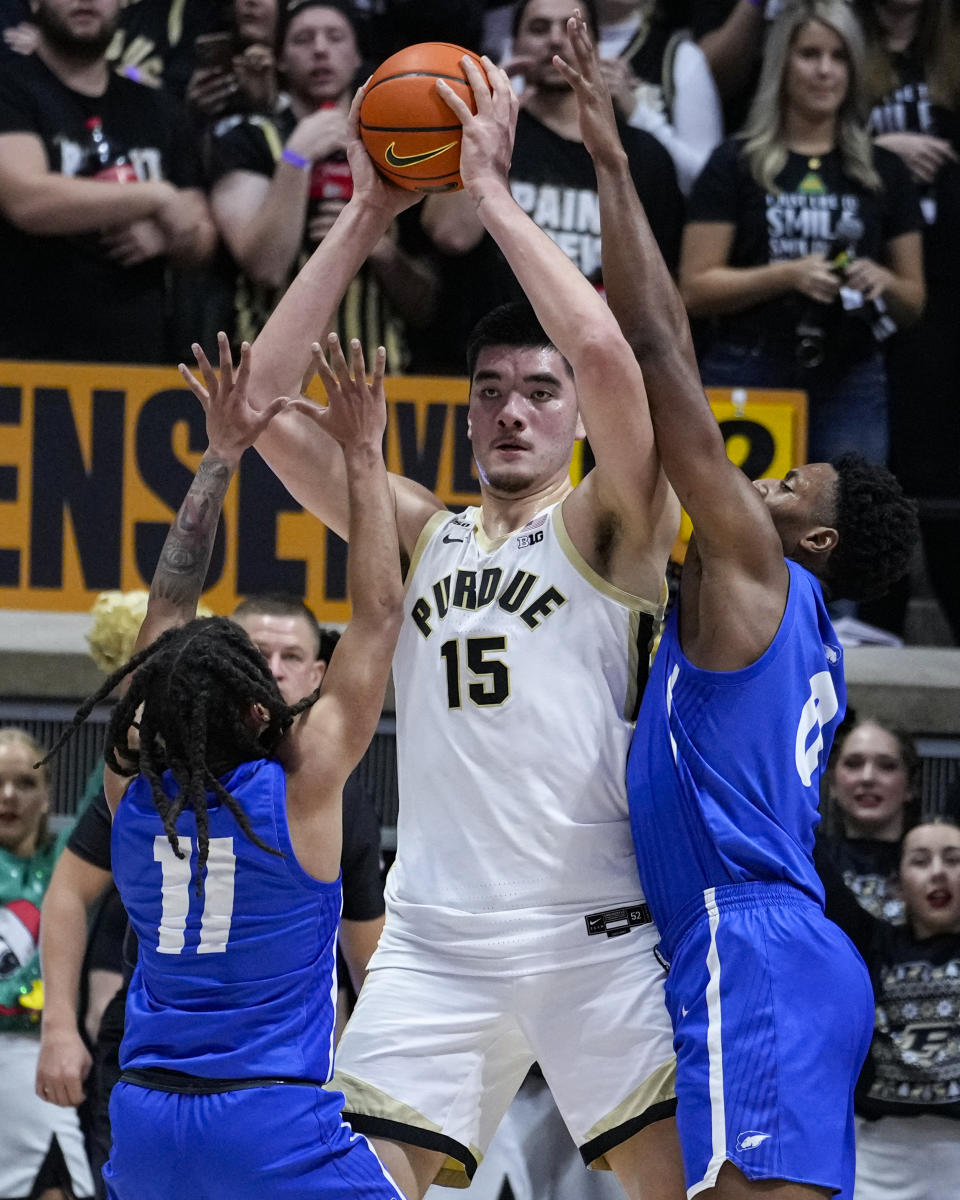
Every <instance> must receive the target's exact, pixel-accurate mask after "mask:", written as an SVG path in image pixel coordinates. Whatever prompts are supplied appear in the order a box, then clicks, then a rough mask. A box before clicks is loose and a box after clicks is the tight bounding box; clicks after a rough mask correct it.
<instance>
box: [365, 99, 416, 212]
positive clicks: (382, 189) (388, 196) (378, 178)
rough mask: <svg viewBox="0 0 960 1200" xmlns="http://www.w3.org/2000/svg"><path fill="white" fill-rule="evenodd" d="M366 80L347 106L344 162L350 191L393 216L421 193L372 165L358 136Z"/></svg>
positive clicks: (406, 207)
mask: <svg viewBox="0 0 960 1200" xmlns="http://www.w3.org/2000/svg"><path fill="white" fill-rule="evenodd" d="M369 83H370V80H369V79H368V80H367V82H366V83H365V84H364V85H363V86H362V87H360V88H358V89H357V94H356V95H355V96H354V98H353V103H352V104H351V105H350V113H349V115H348V117H347V127H348V136H347V162H348V163H349V164H350V176H351V178H352V179H353V194H354V196H355V197H356V198H357V199H358V200H361V201H362V202H363V203H364V204H365V205H366V206H368V207H370V208H380V209H385V210H386V211H387V213H388V214H389V215H390V216H391V218H393V217H398V216H399V215H400V213H402V212H403V211H404V210H405V209H408V208H412V207H413V205H414V204H417V203H418V202H419V201H420V200H422V199H423V192H411V191H409V190H408V189H407V188H402V187H397V185H396V184H395V183H391V182H390V181H389V180H388V179H385V178H384V176H383V175H381V174H380V172H379V171H378V170H377V168H376V167H375V166H374V165H373V159H372V158H371V157H370V155H369V154H368V153H367V148H366V146H365V145H364V144H363V139H362V138H361V137H360V105H361V104H362V103H363V97H364V95H365V93H366V90H367V85H368V84H369Z"/></svg>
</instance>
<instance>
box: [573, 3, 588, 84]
mask: <svg viewBox="0 0 960 1200" xmlns="http://www.w3.org/2000/svg"><path fill="white" fill-rule="evenodd" d="M567 37H569V39H570V45H571V46H572V47H573V54H574V57H575V58H576V60H577V65H578V66H579V68H580V70H581V71H583V72H587V71H588V70H589V69H590V67H591V66H592V63H593V43H592V42H591V41H590V38H589V37H588V35H587V26H586V24H585V22H584V20H583V17H582V16H581V14H580V9H579V8H575V9H574V10H573V16H572V17H571V18H570V19H569V21H567Z"/></svg>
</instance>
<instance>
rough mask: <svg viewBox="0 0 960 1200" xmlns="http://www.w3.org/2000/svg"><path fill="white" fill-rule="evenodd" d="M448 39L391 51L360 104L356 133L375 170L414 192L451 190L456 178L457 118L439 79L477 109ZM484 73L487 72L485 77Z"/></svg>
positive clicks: (455, 48)
mask: <svg viewBox="0 0 960 1200" xmlns="http://www.w3.org/2000/svg"><path fill="white" fill-rule="evenodd" d="M465 54H467V55H469V57H470V58H472V59H473V61H474V62H475V63H476V64H477V66H478V67H480V70H481V71H483V66H482V64H481V62H480V59H479V58H478V57H477V56H476V55H475V54H472V53H471V52H470V51H469V50H464V48H463V47H462V46H452V45H451V44H450V43H449V42H420V43H419V44H418V45H416V46H407V48H406V49H405V50H400V51H398V52H397V53H396V54H393V55H391V57H390V58H388V59H387V60H386V61H385V62H383V63H381V64H380V66H379V67H378V68H377V70H376V71H375V72H374V73H373V75H372V76H371V79H370V83H369V84H368V86H367V90H366V94H365V95H364V97H363V102H362V103H361V105H360V136H361V137H362V138H363V144H364V145H365V146H366V148H367V152H368V153H369V155H370V157H371V158H372V159H373V161H374V163H375V164H376V166H377V169H378V170H379V171H380V172H382V174H384V175H385V176H386V177H387V179H389V180H390V181H391V183H396V184H398V185H399V186H400V187H403V188H408V189H409V190H410V191H413V192H453V191H456V190H457V188H459V187H462V186H463V185H462V183H461V181H460V136H461V126H460V122H459V121H458V120H457V118H456V117H455V116H454V115H453V113H452V112H451V111H450V109H449V108H448V107H447V106H446V104H444V102H443V101H442V100H441V99H440V96H439V95H438V94H437V80H438V79H445V80H446V81H447V83H448V84H449V85H450V87H451V88H453V90H454V91H455V92H456V93H457V95H458V96H460V97H461V98H462V99H463V100H464V101H466V103H467V104H469V106H470V110H471V112H476V110H477V109H476V104H475V103H474V99H473V88H471V86H470V84H469V82H468V81H467V78H466V76H465V75H464V73H463V68H462V67H461V65H460V60H461V59H462V58H463V56H464V55H465ZM484 77H486V76H484Z"/></svg>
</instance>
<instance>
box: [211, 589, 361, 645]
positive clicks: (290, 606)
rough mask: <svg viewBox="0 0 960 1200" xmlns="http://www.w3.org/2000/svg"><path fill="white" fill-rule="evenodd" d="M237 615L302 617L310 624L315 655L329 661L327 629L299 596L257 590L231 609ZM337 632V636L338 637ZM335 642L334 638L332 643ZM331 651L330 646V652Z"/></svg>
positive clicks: (235, 616)
mask: <svg viewBox="0 0 960 1200" xmlns="http://www.w3.org/2000/svg"><path fill="white" fill-rule="evenodd" d="M233 616H234V618H237V617H302V618H303V619H304V621H306V623H307V624H308V625H309V626H310V632H311V633H312V634H313V638H314V642H315V644H316V656H317V658H322V659H323V660H324V661H325V662H329V660H330V655H329V654H324V652H323V651H324V645H325V643H324V637H325V636H329V633H328V631H327V630H324V629H321V628H320V623H319V621H318V620H317V618H316V615H315V614H314V611H313V609H312V608H310V606H309V605H307V604H305V603H304V602H303V601H302V600H301V599H300V597H299V596H294V595H291V594H290V593H289V592H259V593H258V594H257V595H256V596H245V597H244V598H243V599H242V600H241V601H240V603H239V604H238V605H237V607H236V608H235V609H234V610H233ZM339 636H340V635H339V634H338V635H337V638H338V639H339ZM336 644H337V642H336V640H335V641H334V643H333V645H334V646H335V645H336ZM332 653H333V649H332V647H331V649H330V654H332Z"/></svg>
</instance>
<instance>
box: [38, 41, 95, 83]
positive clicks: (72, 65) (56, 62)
mask: <svg viewBox="0 0 960 1200" xmlns="http://www.w3.org/2000/svg"><path fill="white" fill-rule="evenodd" d="M37 57H38V58H39V59H40V61H41V62H42V63H43V64H44V66H46V67H48V68H49V69H50V70H51V71H52V72H53V73H54V75H56V77H57V78H58V79H59V80H60V82H61V83H62V84H64V85H65V86H66V87H68V88H70V89H71V90H72V91H74V92H79V93H80V94H81V95H82V96H102V95H103V93H104V92H105V91H106V90H107V83H108V82H109V79H110V68H109V66H108V65H107V60H106V59H105V58H103V57H102V56H101V57H99V58H95V59H93V60H90V59H88V58H74V57H73V56H72V55H69V54H65V53H64V52H63V51H62V50H58V49H57V48H56V47H54V46H51V45H50V44H49V42H46V41H44V40H42V39H41V41H40V45H39V46H38V47H37Z"/></svg>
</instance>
